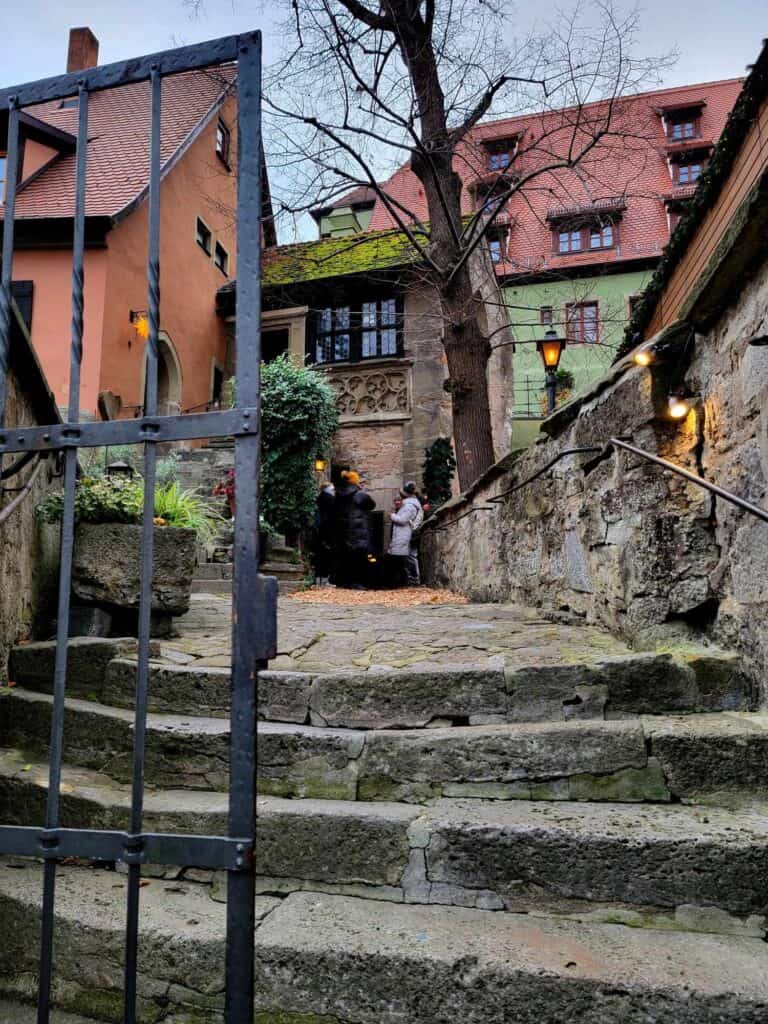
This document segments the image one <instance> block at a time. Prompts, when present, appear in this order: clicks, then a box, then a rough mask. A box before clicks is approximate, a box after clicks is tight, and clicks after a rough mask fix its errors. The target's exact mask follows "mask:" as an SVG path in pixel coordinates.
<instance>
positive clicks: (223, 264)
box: [213, 242, 229, 276]
mask: <svg viewBox="0 0 768 1024" xmlns="http://www.w3.org/2000/svg"><path fill="white" fill-rule="evenodd" d="M213 262H214V263H215V264H216V266H217V267H218V268H219V270H220V271H221V272H222V274H224V275H225V276H226V275H227V274H228V273H229V253H228V252H227V250H226V249H225V248H224V246H223V245H222V244H221V242H217V243H216V248H215V249H214V250H213Z"/></svg>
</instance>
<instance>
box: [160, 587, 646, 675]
mask: <svg viewBox="0 0 768 1024" xmlns="http://www.w3.org/2000/svg"><path fill="white" fill-rule="evenodd" d="M176 623H177V632H178V634H179V635H178V636H177V637H175V638H171V639H169V640H166V641H164V642H163V644H162V648H161V653H162V659H163V660H164V661H166V662H170V663H174V664H179V665H181V664H191V663H194V664H196V665H198V666H203V665H207V666H223V667H227V666H228V665H229V653H230V635H229V630H230V599H229V598H228V597H221V596H218V595H212V594H195V595H193V597H192V607H191V609H190V611H189V613H188V614H187V615H185V616H183V617H181V618H179V619H177V620H176ZM626 653H628V648H627V647H625V646H624V644H622V643H621V642H619V641H618V640H615V639H614V638H613V637H611V636H610V635H609V634H608V633H606V632H604V631H602V630H600V629H595V628H591V627H588V626H583V625H579V626H567V625H560V624H556V623H552V622H549V621H547V620H545V619H543V618H542V617H541V615H540V614H539V613H538V612H536V611H535V610H534V609H530V608H521V607H519V606H516V605H503V604H470V605H421V606H417V607H412V608H405V609H399V608H391V607H386V606H379V605H367V606H363V607H360V606H354V607H353V606H344V605H338V604H327V605H324V604H302V603H300V602H298V601H294V600H291V599H290V598H289V597H284V598H281V599H280V601H279V609H278V656H277V658H275V659H274V660H273V661H272V662H271V663H270V667H271V668H273V669H281V670H287V671H290V670H297V671H303V672H317V673H322V672H340V671H349V670H362V671H368V670H381V669H392V668H400V667H404V666H410V667H412V668H415V669H418V668H429V667H432V666H435V665H469V664H471V665H473V666H475V667H476V668H483V667H490V666H494V665H497V666H498V665H500V659H502V660H503V662H504V663H505V664H506V665H507V666H508V667H514V666H516V665H522V664H531V663H536V664H539V665H546V664H554V663H560V664H562V663H568V662H571V661H573V662H583V661H590V660H592V659H597V658H605V657H606V656H610V655H618V654H626Z"/></svg>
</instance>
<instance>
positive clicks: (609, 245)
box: [553, 220, 617, 255]
mask: <svg viewBox="0 0 768 1024" xmlns="http://www.w3.org/2000/svg"><path fill="white" fill-rule="evenodd" d="M616 234H617V227H616V225H615V224H614V223H613V222H612V221H599V220H598V221H593V222H592V223H591V224H590V223H587V224H579V223H574V224H570V225H569V224H558V225H557V226H556V227H555V228H554V230H553V238H554V251H555V252H556V253H559V254H560V255H567V254H568V253H574V252H590V251H594V250H595V249H613V247H614V245H615V244H616Z"/></svg>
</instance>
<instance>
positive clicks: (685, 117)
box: [664, 110, 701, 142]
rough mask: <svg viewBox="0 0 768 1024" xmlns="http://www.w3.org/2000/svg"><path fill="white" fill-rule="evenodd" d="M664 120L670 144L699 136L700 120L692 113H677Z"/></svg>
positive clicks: (688, 111) (687, 111)
mask: <svg viewBox="0 0 768 1024" xmlns="http://www.w3.org/2000/svg"><path fill="white" fill-rule="evenodd" d="M664 120H665V125H666V129H667V138H668V139H669V140H670V141H671V142H685V141H686V140H687V139H698V138H700V136H701V118H700V117H699V116H698V114H697V113H695V112H694V111H690V110H686V111H677V112H676V113H673V114H670V115H669V116H668V117H667V118H665V119H664Z"/></svg>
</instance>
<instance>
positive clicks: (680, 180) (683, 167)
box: [672, 159, 706, 185]
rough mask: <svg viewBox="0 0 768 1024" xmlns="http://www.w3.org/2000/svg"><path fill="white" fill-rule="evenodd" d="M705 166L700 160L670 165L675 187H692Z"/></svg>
mask: <svg viewBox="0 0 768 1024" xmlns="http://www.w3.org/2000/svg"><path fill="white" fill-rule="evenodd" d="M705 166H706V164H705V163H704V161H702V160H698V159H697V160H695V161H690V162H689V161H681V162H679V163H674V164H673V165H672V178H673V180H674V182H675V184H676V185H693V184H694V183H695V182H697V181H698V180H699V177H700V175H701V172H702V171H703V170H704V167H705Z"/></svg>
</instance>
